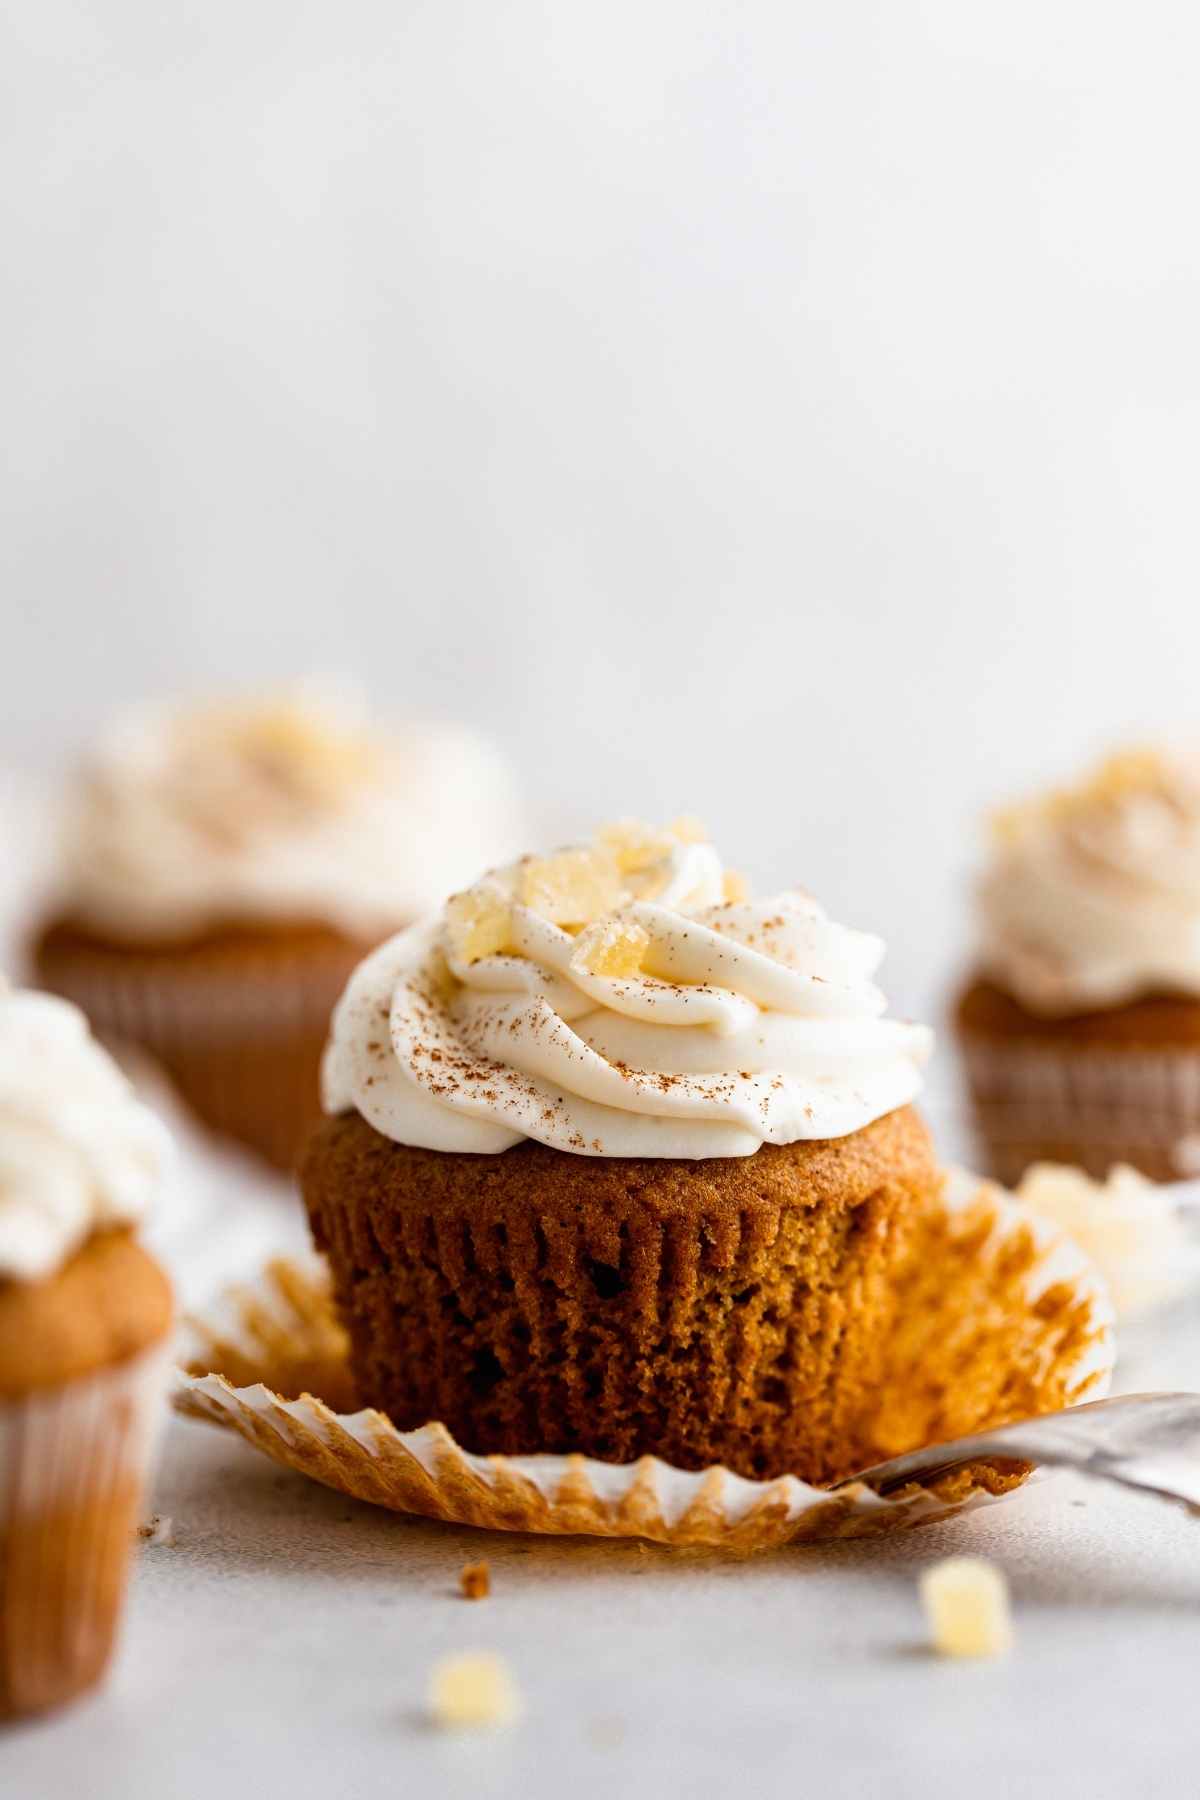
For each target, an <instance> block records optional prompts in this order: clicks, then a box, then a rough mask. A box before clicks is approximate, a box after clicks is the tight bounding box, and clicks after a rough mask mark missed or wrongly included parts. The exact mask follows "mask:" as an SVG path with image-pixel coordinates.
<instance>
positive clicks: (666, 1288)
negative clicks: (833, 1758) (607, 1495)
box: [301, 827, 940, 1480]
mask: <svg viewBox="0 0 1200 1800" xmlns="http://www.w3.org/2000/svg"><path fill="white" fill-rule="evenodd" d="M723 895H728V896H730V897H729V898H722V896H723ZM881 955H882V945H881V944H880V943H879V942H878V940H875V939H869V938H866V937H864V936H863V935H862V934H858V933H850V932H845V931H843V930H842V928H840V927H838V926H835V925H833V924H832V923H831V922H830V921H828V920H827V919H826V918H825V917H824V915H823V914H822V913H821V911H820V909H819V908H818V907H817V906H816V905H815V903H814V902H812V901H811V900H810V899H809V898H808V897H807V896H804V895H800V894H788V895H784V896H779V897H778V898H776V899H775V900H772V901H770V902H759V903H753V902H749V901H747V900H745V899H744V898H743V897H742V894H741V888H740V884H739V883H736V882H735V881H733V880H731V879H730V878H729V877H728V876H727V875H726V874H725V872H724V871H723V870H722V868H721V865H720V863H719V860H718V859H717V857H716V853H715V851H714V850H713V849H712V847H711V846H710V845H708V844H705V843H690V842H685V841H681V840H680V839H679V838H677V837H675V836H674V835H673V834H671V833H662V834H656V833H652V832H649V831H646V830H645V829H644V828H638V829H637V830H634V829H632V828H629V827H626V828H624V829H623V830H618V831H616V832H614V833H611V834H609V835H608V836H607V837H604V838H602V839H601V840H600V842H599V843H598V844H597V845H595V846H592V847H589V848H585V849H583V850H576V851H568V852H564V853H560V854H559V855H558V856H556V857H552V858H546V859H526V860H525V861H524V862H523V863H521V864H517V865H514V866H513V867H512V868H510V869H507V870H502V871H499V872H497V873H496V874H494V875H493V876H491V877H488V878H485V880H484V881H483V882H482V883H480V884H478V885H477V886H476V888H474V889H471V890H469V891H468V892H467V893H465V894H463V895H459V896H456V897H454V899H452V900H451V902H450V903H449V905H448V907H447V910H446V914H445V917H444V919H442V920H440V921H437V922H435V923H434V924H432V925H426V926H424V927H419V928H415V929H414V930H413V931H412V932H410V933H406V934H402V935H401V936H400V937H399V938H398V939H395V940H393V941H392V942H391V943H389V944H388V945H385V946H383V947H381V949H380V950H379V951H377V952H376V953H375V954H374V955H373V956H372V957H371V958H370V959H369V960H368V962H367V963H366V964H365V965H364V966H363V967H362V968H361V969H360V970H359V971H358V972H357V974H356V976H355V977H354V979H353V981H352V982H351V984H350V987H349V988H348V990H347V993H346V995H345V996H344V997H343V1000H342V1002H341V1003H340V1005H339V1008H338V1012H337V1015H336V1017H335V1023H334V1028H333V1034H332V1038H331V1043H330V1049H329V1052H328V1054H327V1062H326V1096H327V1104H328V1107H329V1110H330V1112H331V1114H332V1115H333V1116H332V1117H331V1118H330V1119H329V1121H328V1122H327V1123H326V1125H325V1126H324V1127H323V1128H322V1129H321V1130H320V1131H319V1132H318V1134H317V1136H316V1138H315V1139H314V1141H313V1143H312V1144H311V1146H310V1148H309V1150H308V1152H307V1154H306V1156H305V1159H304V1162H303V1165H302V1170H301V1181H302V1186H303V1189H304V1193H305V1198H306V1202H307V1205H308V1210H309V1215H310V1219H311V1222H312V1226H313V1230H314V1235H315V1238H316V1241H317V1243H318V1244H319V1245H320V1247H321V1248H322V1249H324V1251H325V1252H326V1254H327V1256H328V1258H329V1262H330V1266H331V1269H332V1272H333V1280H334V1287H335V1293H336V1296H337V1299H338V1303H339V1307H340V1310H341V1313H342V1316H343V1319H344V1321H345V1323H346V1325H347V1327H348V1330H349V1333H350V1338H351V1343H352V1360H353V1368H354V1373H355V1377H356V1381H357V1383H358V1386H359V1390H360V1397H361V1398H362V1400H363V1401H365V1402H366V1403H368V1404H373V1405H377V1406H379V1407H380V1408H381V1410H385V1411H387V1412H388V1413H389V1416H390V1417H391V1418H392V1420H393V1422H394V1423H395V1424H397V1425H399V1426H400V1427H401V1428H406V1427H411V1426H414V1425H419V1424H422V1423H424V1422H426V1421H427V1420H429V1419H431V1418H438V1419H441V1420H442V1422H443V1423H445V1424H447V1425H448V1426H449V1428H450V1429H451V1431H452V1432H453V1433H454V1435H455V1436H456V1437H457V1438H458V1440H459V1441H460V1442H462V1443H463V1444H465V1445H466V1446H467V1447H468V1448H470V1449H472V1450H478V1451H503V1452H508V1453H513V1452H518V1451H532V1452H536V1451H539V1450H547V1451H549V1450H557V1451H562V1450H579V1451H583V1452H585V1453H588V1454H592V1455H595V1456H599V1457H604V1458H608V1459H610V1460H629V1459H630V1458H632V1457H636V1456H638V1455H642V1454H647V1453H652V1454H657V1455H661V1456H664V1457H666V1458H668V1459H669V1460H671V1461H673V1462H675V1463H677V1464H679V1465H680V1466H683V1467H700V1466H703V1465H704V1464H706V1463H708V1462H712V1461H719V1462H724V1463H726V1464H727V1465H728V1466H730V1467H733V1468H735V1469H737V1470H739V1471H741V1472H743V1473H745V1474H747V1475H764V1474H774V1473H781V1472H783V1471H784V1470H792V1471H794V1472H796V1473H799V1474H801V1475H804V1476H806V1477H808V1478H810V1479H820V1480H824V1479H831V1478H833V1477H835V1476H836V1475H838V1474H840V1473H844V1472H846V1471H847V1470H849V1469H850V1468H852V1467H853V1466H855V1464H856V1462H858V1461H861V1460H862V1457H861V1455H860V1451H861V1449H862V1441H861V1437H860V1436H859V1434H858V1425H859V1422H860V1420H861V1419H862V1417H864V1416H865V1413H866V1411H867V1410H869V1404H868V1402H869V1395H870V1393H871V1391H872V1389H873V1388H877V1386H878V1375H879V1370H880V1367H881V1363H882V1358H883V1356H884V1355H885V1354H886V1343H887V1334H888V1326H889V1317H890V1315H889V1306H890V1305H891V1304H892V1297H891V1287H890V1282H889V1275H890V1272H891V1270H892V1268H893V1266H894V1263H895V1260H896V1259H897V1258H899V1257H900V1256H902V1254H903V1250H904V1246H905V1243H906V1237H907V1232H908V1227H909V1225H910V1223H911V1221H912V1220H913V1219H914V1218H915V1216H916V1215H917V1213H918V1211H919V1209H920V1208H922V1206H923V1205H925V1204H926V1203H927V1202H928V1201H929V1200H930V1199H931V1197H933V1196H934V1195H935V1194H936V1192H937V1189H938V1185H939V1182H940V1175H939V1172H938V1169H937V1165H936V1161H935V1159H934V1156H933V1153H932V1150H931V1147H930V1145H929V1141H928V1138H927V1136H926V1134H925V1131H924V1128H923V1126H922V1125H921V1124H920V1122H919V1120H918V1119H917V1118H916V1116H915V1115H914V1114H913V1113H912V1111H911V1109H910V1108H909V1106H908V1102H909V1101H910V1100H911V1098H912V1097H913V1095H914V1094H915V1092H916V1090H917V1087H918V1086H919V1073H918V1070H919V1065H920V1064H921V1062H922V1061H923V1060H924V1058H925V1056H926V1055H927V1053H928V1049H929V1040H928V1034H927V1033H925V1032H924V1031H923V1030H922V1029H921V1028H919V1027H912V1026H906V1025H903V1024H899V1023H896V1022H893V1021H889V1020H884V1019H882V1018H880V1017H879V1014H880V1012H881V1011H882V1007H883V999H882V996H881V995H880V994H879V993H878V990H877V989H875V988H874V986H873V984H872V983H871V981H870V975H871V973H872V972H873V970H874V968H875V966H876V964H877V963H878V961H879V958H880V956H881Z"/></svg>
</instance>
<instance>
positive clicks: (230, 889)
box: [62, 683, 519, 941]
mask: <svg viewBox="0 0 1200 1800" xmlns="http://www.w3.org/2000/svg"><path fill="white" fill-rule="evenodd" d="M516 816H517V815H516V803H515V800H514V797H513V792H512V787H511V783H510V779H509V775H508V772H507V770H506V768H505V767H504V765H503V763H502V762H501V761H500V759H499V758H498V757H497V756H496V754H495V753H494V752H493V751H492V750H491V748H490V747H489V746H488V745H486V744H485V743H483V742H482V741H481V740H479V739H477V738H476V737H475V736H473V735H472V734H471V733H469V732H465V731H462V730H459V729H458V728H456V727H453V726H427V727H422V728H417V727H413V728H410V729H409V730H408V731H407V732H403V733H399V734H396V735H391V736H388V735H384V734H383V733H381V732H379V731H377V730H376V729H375V728H374V727H373V726H372V725H371V723H370V722H369V720H368V718H367V715H366V711H365V708H364V706H363V705H362V703H361V702H360V701H359V700H358V699H357V698H356V697H355V696H354V695H352V694H346V693H342V692H340V691H335V690H333V689H329V688H325V687H319V686H315V685H313V684H311V683H309V684H300V685H298V686H296V687H294V688H291V689H287V690H285V691H283V692H281V693H278V694H275V695H266V696H261V697H258V698H254V699H250V700H247V701H242V702H236V703H229V704H225V705H210V706H199V707H194V708H182V709H174V708H170V707H162V706H155V707H145V708H141V709H139V710H136V711H134V712H132V713H130V714H128V715H127V716H125V717H124V718H121V719H119V720H117V721H116V723H115V724H114V725H113V726H112V727H111V728H110V730H109V732H108V733H107V735H106V736H105V737H104V738H103V740H102V741H101V743H100V745H99V747H98V749H97V750H96V752H95V753H94V755H93V756H92V758H91V759H90V761H89V763H88V764H87V766H86V767H85V769H84V770H83V772H82V775H81V778H80V780H79V782H78V784H77V788H76V792H75V794H74V796H73V804H72V806H71V809H70V816H69V819H68V832H67V843H66V857H65V861H66V869H65V878H64V881H63V894H62V902H63V905H64V908H65V909H66V910H68V911H69V912H70V914H71V915H72V916H73V917H74V918H77V919H79V920H81V921H82V922H84V923H85V924H89V925H92V926H93V927H95V928H97V929H99V930H101V931H103V932H104V933H106V934H108V935H111V936H115V937H118V938H133V939H137V940H139V941H146V940H159V939H170V938H172V937H178V936H181V935H187V934H188V933H190V932H195V931H202V930H204V929H206V928H207V927H210V926H213V925H222V924H229V923H233V922H239V921H247V920H249V921H255V920H263V919H266V920H280V921H284V922H287V921H296V920H303V921H306V922H311V921H320V922H324V923H327V924H329V925H331V926H333V927H334V928H336V929H340V930H343V931H345V932H346V933H347V934H348V935H350V936H352V937H356V936H360V937H363V938H368V939H371V938H377V937H378V936H380V935H381V933H383V932H386V931H394V930H395V929H396V927H397V926H398V925H400V924H403V923H404V922H405V921H406V920H407V919H411V918H413V917H415V916H418V915H419V914H421V913H422V912H424V911H426V910H427V909H428V908H429V907H430V906H434V905H437V904H438V902H439V901H441V900H442V898H443V897H444V896H445V895H446V894H447V893H449V892H450V889H451V888H452V887H453V886H454V885H455V884H456V883H457V882H460V881H461V880H462V879H463V878H464V876H465V875H467V874H468V873H469V870H470V868H471V867H472V866H473V867H476V868H477V867H478V866H479V859H480V858H486V857H489V856H493V857H494V856H497V855H503V854H505V853H509V852H511V849H512V847H513V845H514V843H515V842H517V841H519V840H518V827H517V822H516ZM464 857H465V858H466V861H464Z"/></svg>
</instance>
